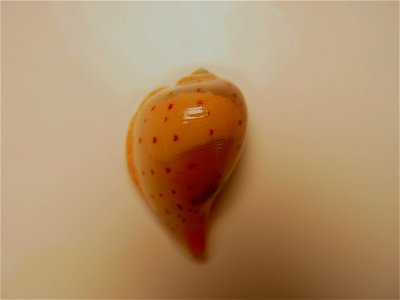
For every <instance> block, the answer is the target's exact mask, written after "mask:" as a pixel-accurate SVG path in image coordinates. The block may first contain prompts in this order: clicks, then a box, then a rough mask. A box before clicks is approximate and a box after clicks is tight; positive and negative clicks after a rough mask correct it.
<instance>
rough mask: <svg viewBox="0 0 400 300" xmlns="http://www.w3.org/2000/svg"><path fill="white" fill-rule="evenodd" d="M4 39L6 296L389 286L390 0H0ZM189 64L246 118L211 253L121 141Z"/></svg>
mask: <svg viewBox="0 0 400 300" xmlns="http://www.w3.org/2000/svg"><path fill="white" fill-rule="evenodd" d="M2 47H3V48H2V87H3V90H2V92H3V93H2V139H3V140H2V172H3V173H2V175H3V176H2V180H3V182H2V276H1V278H2V293H3V295H2V296H3V297H4V298H21V297H24V298H34V297H39V298H46V297H47V298H73V297H78V298H79V297H80V298H83V297H86V298H124V297H130V298H134V297H171V298H175V297H184V298H188V297H214V298H220V297H244V298H250V297H298V298H308V297H371V298H374V297H396V296H398V279H399V278H398V236H397V234H398V223H397V221H398V202H397V200H398V199H397V191H398V189H397V184H398V177H397V164H398V160H397V155H398V149H397V135H398V131H397V112H398V104H397V97H398V94H397V85H398V75H397V73H398V58H397V57H398V3H396V2H386V3H377V2H363V3H354V2H330V3H319V2H308V3H290V2H285V3H279V4H276V3H273V2H265V3H245V4H244V3H200V4H199V3H162V4H159V3H143V2H142V3H126V2H119V3H111V2H102V3H85V2H74V3H50V2H47V3H39V2H37V3H24V2H22V3H4V2H2ZM199 66H202V67H206V68H208V69H210V70H211V71H213V72H215V73H217V74H219V75H220V76H222V77H225V78H228V79H231V80H232V81H234V82H236V83H237V84H238V85H239V86H240V87H241V88H242V90H243V92H244V94H245V96H246V98H247V103H248V109H249V122H250V123H249V128H248V130H249V131H248V143H247V147H246V149H245V152H244V156H243V159H242V161H241V163H240V165H239V168H238V170H237V172H236V173H235V174H234V177H233V179H232V181H231V182H230V185H229V186H228V188H227V190H226V191H225V193H224V195H223V198H222V199H221V200H222V201H221V203H220V204H219V205H218V207H217V210H216V218H215V222H213V224H212V230H211V235H210V237H209V254H210V257H209V261H208V262H207V263H206V264H204V265H199V264H195V263H193V262H192V261H191V260H190V259H188V257H187V256H185V255H184V254H183V252H182V251H181V250H180V249H178V248H177V247H176V246H175V244H173V243H172V241H171V240H170V239H169V238H168V237H167V236H166V234H165V232H164V231H163V230H162V229H161V228H160V227H159V226H158V225H157V224H156V222H154V218H153V216H152V215H151V213H150V210H149V209H148V207H146V205H144V203H143V202H142V201H141V199H140V198H139V196H138V193H137V192H136V191H135V189H134V188H133V186H132V184H131V182H130V179H129V176H128V172H127V169H126V166H125V157H124V139H125V133H126V130H127V126H128V124H129V121H130V117H131V114H132V112H133V108H134V107H135V105H137V104H138V102H139V101H140V100H141V98H143V97H144V96H145V94H146V93H147V92H148V91H149V90H150V89H152V88H154V87H156V86H158V85H160V84H171V83H173V82H175V80H176V79H177V78H178V77H180V76H182V75H184V74H186V73H188V72H191V71H193V70H194V69H195V68H197V67H199Z"/></svg>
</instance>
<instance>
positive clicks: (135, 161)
mask: <svg viewBox="0 0 400 300" xmlns="http://www.w3.org/2000/svg"><path fill="white" fill-rule="evenodd" d="M246 127H247V110H246V104H245V101H244V98H243V95H242V93H241V91H240V90H239V89H238V88H237V87H236V86H235V85H234V84H233V83H231V82H229V81H226V80H223V79H220V78H218V77H217V76H215V75H214V74H211V73H209V72H208V71H206V70H204V69H199V70H197V71H195V72H193V73H192V74H191V75H189V76H187V77H184V78H182V79H181V80H179V81H178V82H177V84H176V85H175V86H173V87H170V88H166V87H160V88H158V89H156V90H154V91H153V92H151V93H150V94H149V95H148V96H147V97H146V98H145V99H144V100H143V102H142V103H141V105H140V107H139V108H138V110H137V112H136V113H135V115H134V116H133V118H132V121H131V123H130V126H129V130H128V135H127V142H126V154H127V162H128V168H129V172H130V175H131V177H132V180H133V182H134V184H135V185H136V187H137V188H138V190H139V191H140V193H141V194H142V195H143V197H144V199H145V200H146V201H147V202H148V203H149V204H150V206H151V207H152V209H153V210H154V212H155V213H156V215H157V216H158V217H159V219H160V220H161V221H162V223H164V224H165V225H166V227H167V228H168V230H169V231H170V232H171V233H173V235H175V237H177V239H178V240H179V241H181V242H183V243H184V244H186V245H187V248H188V249H189V251H190V253H191V254H192V255H193V256H194V257H196V258H204V257H205V249H206V232H207V223H208V219H209V215H210V208H211V206H212V205H213V202H214V200H215V199H216V196H217V195H218V193H219V191H220V190H221V188H222V186H223V184H224V183H225V182H226V181H227V179H228V177H229V175H230V174H231V173H232V171H233V169H234V166H235V165H236V163H237V161H238V159H239V156H240V153H241V150H242V146H243V142H244V137H245V132H246Z"/></svg>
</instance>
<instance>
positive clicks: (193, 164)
mask: <svg viewBox="0 0 400 300" xmlns="http://www.w3.org/2000/svg"><path fill="white" fill-rule="evenodd" d="M196 166H197V165H196V164H195V163H189V164H188V168H189V169H190V170H193V169H194V168H196Z"/></svg>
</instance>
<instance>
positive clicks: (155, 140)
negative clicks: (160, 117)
mask: <svg viewBox="0 0 400 300" xmlns="http://www.w3.org/2000/svg"><path fill="white" fill-rule="evenodd" d="M155 143H157V138H156V137H155V136H153V144H155Z"/></svg>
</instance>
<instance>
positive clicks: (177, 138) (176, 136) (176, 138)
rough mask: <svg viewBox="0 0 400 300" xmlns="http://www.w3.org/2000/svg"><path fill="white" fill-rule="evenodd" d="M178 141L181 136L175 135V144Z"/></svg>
mask: <svg viewBox="0 0 400 300" xmlns="http://www.w3.org/2000/svg"><path fill="white" fill-rule="evenodd" d="M177 140H179V136H178V135H177V134H174V142H176V141H177Z"/></svg>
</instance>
